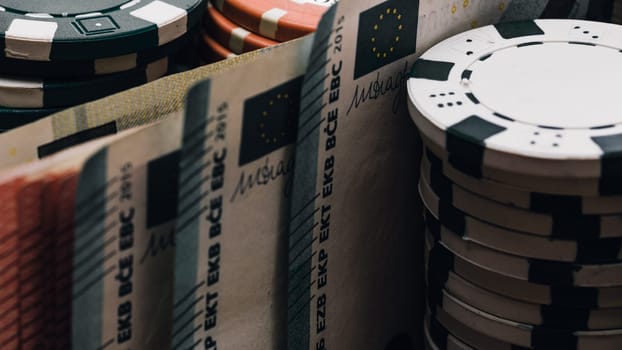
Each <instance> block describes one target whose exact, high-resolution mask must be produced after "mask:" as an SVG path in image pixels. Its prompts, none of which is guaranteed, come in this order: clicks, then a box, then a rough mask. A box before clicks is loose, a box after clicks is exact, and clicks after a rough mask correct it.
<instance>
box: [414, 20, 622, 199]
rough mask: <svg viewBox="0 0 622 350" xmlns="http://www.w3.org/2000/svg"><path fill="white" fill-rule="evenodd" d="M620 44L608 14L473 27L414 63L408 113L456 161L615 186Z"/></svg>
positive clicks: (621, 168) (621, 129)
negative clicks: (598, 18)
mask: <svg viewBox="0 0 622 350" xmlns="http://www.w3.org/2000/svg"><path fill="white" fill-rule="evenodd" d="M621 49H622V26H617V25H612V24H606V23H597V22H587V21H577V20H536V21H527V22H516V23H504V24H498V25H496V26H487V27H483V28H480V29H475V30H471V31H468V32H465V33H462V34H459V35H457V36H454V37H452V38H450V39H448V40H446V41H444V42H441V43H440V44H438V45H436V46H435V47H433V48H432V49H430V50H429V51H428V52H426V53H424V54H423V55H422V56H421V57H420V58H419V59H418V60H417V61H416V62H415V64H414V66H413V69H412V73H411V78H410V79H409V80H408V94H409V102H410V103H409V109H410V112H411V116H412V118H413V119H414V121H415V123H416V124H417V126H418V128H419V129H420V130H421V132H422V133H424V134H425V135H426V136H427V138H429V139H430V140H432V142H434V143H436V144H437V145H438V146H440V147H443V148H445V149H446V150H447V152H448V153H449V154H450V158H452V159H453V160H454V161H455V162H456V163H461V164H460V165H461V167H462V168H465V167H467V168H469V167H470V168H471V169H473V168H476V169H484V168H488V169H497V170H500V171H507V172H511V173H516V174H529V175H535V176H545V177H560V178H562V177H564V178H597V179H601V186H620V184H619V181H618V180H617V179H619V176H620V175H622V113H620V108H619V103H620V102H619V100H620V91H622V86H621V82H622V69H620V67H622V53H621ZM450 161H451V160H450ZM480 171H481V170H480ZM614 182H615V183H614ZM608 183H609V184H608ZM616 184H617V185H616ZM621 188H622V187H621Z"/></svg>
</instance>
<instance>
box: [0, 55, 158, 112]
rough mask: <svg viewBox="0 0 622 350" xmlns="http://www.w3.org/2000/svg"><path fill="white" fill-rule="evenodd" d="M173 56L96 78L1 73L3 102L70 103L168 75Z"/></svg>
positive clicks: (8, 104)
mask: <svg viewBox="0 0 622 350" xmlns="http://www.w3.org/2000/svg"><path fill="white" fill-rule="evenodd" d="M168 70H169V59H168V57H164V58H161V59H158V60H157V61H155V62H152V63H149V64H147V65H146V66H144V67H139V68H137V69H134V70H131V71H127V72H121V73H116V74H110V75H103V76H99V77H96V78H82V79H71V80H58V79H51V80H49V79H45V80H40V79H21V78H14V77H12V76H4V77H0V106H4V107H14V108H33V109H34V108H53V107H69V106H73V105H77V104H81V103H84V102H88V101H91V100H95V99H98V98H101V97H104V96H107V95H111V94H113V93H116V92H120V91H123V90H125V89H129V88H132V87H135V86H138V85H141V84H144V83H147V82H150V81H153V80H155V79H158V78H160V77H162V76H164V75H165V74H166V73H167V72H168Z"/></svg>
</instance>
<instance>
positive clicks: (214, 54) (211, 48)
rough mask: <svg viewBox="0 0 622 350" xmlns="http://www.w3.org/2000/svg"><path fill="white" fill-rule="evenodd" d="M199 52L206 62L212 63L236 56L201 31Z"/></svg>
mask: <svg viewBox="0 0 622 350" xmlns="http://www.w3.org/2000/svg"><path fill="white" fill-rule="evenodd" d="M199 53H200V54H201V57H202V58H203V59H204V60H205V61H206V62H207V63H213V62H218V61H222V60H225V59H227V58H231V57H236V56H237V55H236V54H234V53H233V52H231V51H229V50H228V49H226V48H224V47H223V46H222V45H220V44H219V43H218V42H217V41H216V40H214V39H213V38H212V37H210V36H209V35H207V33H205V32H201V42H200V44H199Z"/></svg>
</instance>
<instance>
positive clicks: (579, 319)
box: [427, 272, 622, 330]
mask: <svg viewBox="0 0 622 350" xmlns="http://www.w3.org/2000/svg"><path fill="white" fill-rule="evenodd" d="M427 281H428V295H429V299H430V300H436V299H438V298H440V296H441V294H442V291H443V290H444V291H446V292H448V293H449V294H451V295H452V296H454V297H456V298H457V299H459V300H461V301H463V302H465V303H467V304H469V305H471V306H474V307H476V308H478V309H480V310H482V311H485V312H488V313H490V314H493V315H496V316H499V317H503V318H506V319H508V320H512V321H516V322H522V323H526V324H531V325H537V326H543V327H547V328H552V329H573V330H606V329H617V328H622V310H621V309H619V308H610V309H590V308H577V307H572V308H571V307H558V306H549V305H539V304H532V303H526V302H523V301H517V300H514V299H511V298H508V297H505V296H502V295H499V294H496V293H493V292H490V291H487V290H485V289H483V288H481V287H478V286H476V285H474V284H472V283H470V282H468V281H466V280H465V279H463V278H462V277H460V276H458V275H457V274H455V273H453V272H449V273H448V274H428V278H427Z"/></svg>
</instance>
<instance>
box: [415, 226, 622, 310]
mask: <svg viewBox="0 0 622 350" xmlns="http://www.w3.org/2000/svg"><path fill="white" fill-rule="evenodd" d="M429 238H431V237H427V241H426V251H425V252H426V259H427V261H428V269H429V271H430V272H429V273H432V274H435V275H441V276H443V275H446V274H448V273H449V271H453V272H455V273H456V274H457V275H459V276H461V277H462V278H464V279H465V280H467V281H469V282H471V283H473V284H475V285H477V286H479V287H481V288H484V289H486V290H489V291H492V292H494V293H497V294H500V295H504V296H507V297H509V298H513V299H516V300H522V301H525V302H528V303H532V304H541V305H551V306H559V307H575V308H586V309H597V308H601V309H604V308H619V307H622V300H620V297H619V296H620V293H621V292H622V288H621V287H576V286H550V285H546V284H538V283H533V282H529V281H524V280H520V279H516V278H513V277H508V276H505V275H503V274H501V273H499V272H497V271H496V270H494V269H491V268H490V267H483V266H481V265H477V264H474V263H473V262H471V261H469V260H467V259H465V258H464V257H462V256H460V255H457V254H454V253H453V252H452V251H450V250H449V249H448V248H447V247H445V246H444V245H443V244H434V242H433V239H431V240H430V239H429Z"/></svg>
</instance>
